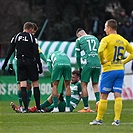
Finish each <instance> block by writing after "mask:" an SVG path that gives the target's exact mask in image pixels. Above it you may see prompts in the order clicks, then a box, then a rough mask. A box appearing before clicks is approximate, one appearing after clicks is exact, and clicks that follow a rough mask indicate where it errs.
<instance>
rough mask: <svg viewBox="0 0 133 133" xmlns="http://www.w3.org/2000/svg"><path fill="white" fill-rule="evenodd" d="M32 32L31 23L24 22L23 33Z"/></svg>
mask: <svg viewBox="0 0 133 133" xmlns="http://www.w3.org/2000/svg"><path fill="white" fill-rule="evenodd" d="M33 30H34V26H33V23H32V22H26V23H25V24H24V26H23V31H25V32H28V33H32V32H33Z"/></svg>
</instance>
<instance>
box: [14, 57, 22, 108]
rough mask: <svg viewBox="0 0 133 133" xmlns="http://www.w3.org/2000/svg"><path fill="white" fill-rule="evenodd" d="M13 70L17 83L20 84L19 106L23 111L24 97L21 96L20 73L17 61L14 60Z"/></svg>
mask: <svg viewBox="0 0 133 133" xmlns="http://www.w3.org/2000/svg"><path fill="white" fill-rule="evenodd" d="M13 69H14V71H15V76H16V82H17V84H18V103H19V106H20V108H21V110H22V109H23V108H22V106H23V105H22V102H23V101H22V96H21V87H20V82H19V81H18V72H17V60H16V59H14V60H13Z"/></svg>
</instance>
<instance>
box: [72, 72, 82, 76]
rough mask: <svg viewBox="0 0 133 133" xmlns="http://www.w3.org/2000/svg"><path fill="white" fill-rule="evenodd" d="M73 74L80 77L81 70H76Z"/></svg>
mask: <svg viewBox="0 0 133 133" xmlns="http://www.w3.org/2000/svg"><path fill="white" fill-rule="evenodd" d="M72 74H76V75H77V76H78V77H80V71H79V70H74V71H73V72H72Z"/></svg>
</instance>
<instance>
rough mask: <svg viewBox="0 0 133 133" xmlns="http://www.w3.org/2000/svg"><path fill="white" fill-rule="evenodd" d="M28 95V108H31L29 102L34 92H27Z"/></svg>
mask: <svg viewBox="0 0 133 133" xmlns="http://www.w3.org/2000/svg"><path fill="white" fill-rule="evenodd" d="M27 95H28V101H27V102H28V106H29V102H30V100H31V95H32V91H31V90H27Z"/></svg>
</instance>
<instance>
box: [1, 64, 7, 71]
mask: <svg viewBox="0 0 133 133" xmlns="http://www.w3.org/2000/svg"><path fill="white" fill-rule="evenodd" d="M6 66H7V63H6V62H4V64H3V65H2V70H3V71H5V68H6Z"/></svg>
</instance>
